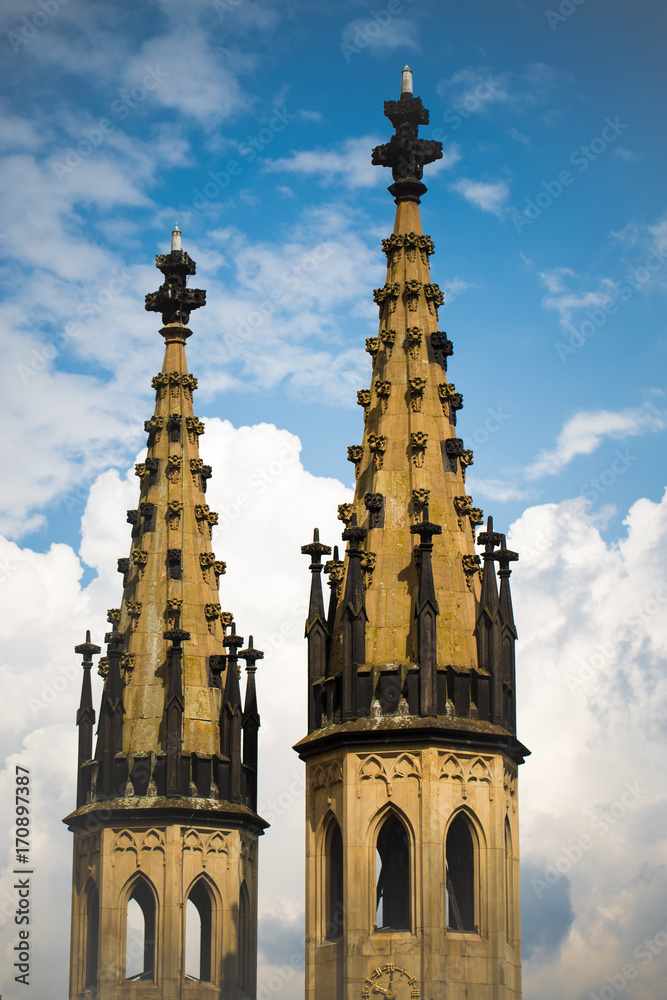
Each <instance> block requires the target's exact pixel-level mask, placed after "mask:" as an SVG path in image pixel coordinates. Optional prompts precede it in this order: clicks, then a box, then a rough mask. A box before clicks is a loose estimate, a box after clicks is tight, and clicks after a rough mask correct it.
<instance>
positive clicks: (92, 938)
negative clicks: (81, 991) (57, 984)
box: [85, 881, 100, 989]
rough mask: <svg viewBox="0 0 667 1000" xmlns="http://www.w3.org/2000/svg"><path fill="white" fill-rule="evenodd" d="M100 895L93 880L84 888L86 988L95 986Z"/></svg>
mask: <svg viewBox="0 0 667 1000" xmlns="http://www.w3.org/2000/svg"><path fill="white" fill-rule="evenodd" d="M99 931H100V897H99V893H98V891H97V886H96V885H95V883H94V882H92V881H91V882H89V883H88V888H87V889H86V966H85V969H86V975H85V987H86V989H95V988H96V987H97V961H98V958H97V956H98V954H99Z"/></svg>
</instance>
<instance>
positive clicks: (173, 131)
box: [0, 0, 667, 1000]
mask: <svg viewBox="0 0 667 1000" xmlns="http://www.w3.org/2000/svg"><path fill="white" fill-rule="evenodd" d="M666 21H667V12H666V10H665V8H664V7H663V5H662V4H660V3H659V2H658V0H655V2H653V0H635V2H634V3H633V4H632V5H629V4H627V3H624V2H621V0H607V2H605V4H604V5H603V4H601V3H600V2H599V0H584V2H579V3H578V4H575V3H567V2H565V3H561V4H560V6H559V5H558V4H554V5H553V7H552V8H551V9H550V8H549V7H548V6H547V5H543V4H542V3H541V2H537V0H525V2H524V0H502V2H498V0H474V2H469V3H466V4H461V3H454V2H443V0H413V2H410V0H400V2H397V0H394V2H392V3H391V4H381V3H378V4H376V5H371V6H369V5H368V4H367V3H366V2H365V0H358V2H357V0H341V2H339V3H337V4H335V5H326V6H325V7H324V8H323V5H321V4H318V3H316V2H308V0H294V2H289V3H284V2H283V3H278V2H277V0H276V2H271V0H216V2H209V0H207V2H202V0H191V2H189V3H188V4H183V3H176V2H175V0H161V2H157V0H156V2H144V3H142V4H137V5H134V6H132V7H131V6H130V5H127V4H124V3H121V2H120V0H116V2H106V3H102V2H97V0H69V2H67V3H64V4H63V3H61V2H60V0H43V2H42V3H38V2H37V0H35V2H34V3H33V2H28V0H5V2H4V3H3V5H2V9H1V10H0V46H2V52H3V65H4V67H5V73H4V84H3V96H2V99H1V101H0V116H1V118H2V123H1V124H2V127H1V129H0V136H1V137H2V138H1V140H0V141H1V142H2V147H3V148H2V159H1V160H0V252H1V253H2V254H3V256H4V264H5V266H4V268H3V269H2V277H1V278H0V280H1V281H2V305H1V309H2V320H3V321H2V332H1V334H0V335H1V336H2V357H3V365H2V369H1V370H0V379H1V380H2V392H1V393H0V407H1V408H2V412H3V416H4V420H3V426H4V428H5V433H4V436H3V442H4V453H3V462H2V474H3V489H2V497H1V498H0V531H2V538H0V595H1V596H0V601H1V607H2V615H0V635H1V636H2V640H3V641H2V651H1V654H0V655H1V659H0V684H1V688H0V690H1V691H2V709H1V711H2V726H1V733H2V735H1V736H0V740H1V742H2V757H3V760H4V761H5V769H4V770H3V772H2V775H1V776H0V809H2V812H3V814H5V815H8V814H11V812H12V807H13V799H12V795H13V781H14V768H15V765H16V763H20V764H22V765H24V766H28V767H30V768H31V769H32V777H33V784H34V798H33V818H34V828H33V857H34V866H35V871H36V875H35V885H34V897H33V905H34V909H33V915H34V925H33V930H34V941H35V951H34V964H33V985H32V986H31V987H30V989H29V990H28V989H26V988H25V987H19V986H17V985H15V984H14V983H13V982H12V978H13V973H12V971H11V963H12V961H13V959H12V958H11V957H10V956H11V949H12V946H13V944H14V941H15V936H14V931H15V927H14V925H13V923H12V920H13V908H14V906H15V892H14V891H13V890H12V888H11V887H12V882H13V879H12V877H11V872H10V871H9V870H8V869H10V868H11V867H12V865H11V861H12V857H13V852H12V850H11V847H12V846H13V845H12V839H13V831H12V833H11V838H10V831H9V828H8V825H7V824H6V823H5V824H3V829H4V830H6V840H5V841H4V845H3V847H2V852H1V854H0V858H1V863H2V865H3V866H4V867H3V871H2V879H1V881H0V904H1V905H0V912H1V913H2V920H3V925H2V927H1V928H0V962H1V963H2V965H3V968H2V987H1V988H2V993H3V997H5V1000H14V998H15V997H18V996H21V997H26V996H34V997H39V998H40V1000H60V998H62V997H63V996H64V995H65V993H66V981H67V964H68V957H67V956H68V947H69V946H68V934H69V903H70V901H69V896H70V857H71V835H70V834H68V832H67V830H66V829H65V827H64V826H62V824H61V823H60V819H61V817H62V816H64V815H66V814H67V813H68V812H69V811H70V810H71V808H72V807H73V802H74V794H75V775H74V762H75V741H76V730H75V726H74V720H75V714H76V706H77V704H78V697H79V685H80V668H79V664H78V661H77V658H76V657H75V655H74V654H73V652H72V647H73V646H74V644H75V643H77V642H81V641H82V639H83V637H84V632H85V629H86V628H90V629H91V631H92V638H93V640H94V641H97V642H98V643H99V642H100V641H101V639H102V637H103V633H104V631H105V630H106V609H107V608H109V607H115V606H117V605H118V601H119V596H120V578H119V576H118V574H117V573H116V560H117V559H118V557H119V556H123V555H126V554H127V553H128V551H129V545H130V537H129V527H128V525H127V524H126V522H125V511H126V510H127V509H128V508H130V507H134V506H135V504H136V496H137V481H136V479H135V477H134V475H133V474H132V470H133V465H134V462H135V460H136V457H137V455H138V454H139V453H140V451H141V449H142V447H143V446H144V443H145V442H144V434H143V421H144V419H146V418H147V417H148V416H149V415H150V413H151V412H152V406H153V393H152V391H151V389H150V378H151V376H152V375H153V374H155V372H156V371H158V370H159V368H160V365H161V361H162V341H161V338H160V337H159V335H158V333H157V330H158V327H159V318H158V317H157V316H155V315H153V314H148V313H145V312H144V310H143V298H144V295H145V294H146V292H149V291H153V290H155V289H156V288H157V287H158V284H159V283H160V280H161V276H160V274H159V273H158V272H157V271H156V270H155V268H154V255H155V253H157V252H165V251H166V250H168V240H169V232H170V230H171V229H172V227H173V225H174V223H176V222H177V223H178V224H179V225H180V227H181V229H182V230H183V233H184V247H185V249H187V250H188V252H189V253H190V255H191V256H192V257H193V258H194V259H195V260H196V262H197V277H196V279H194V280H193V282H192V283H193V284H194V285H195V286H196V287H201V288H206V289H207V299H208V306H207V307H206V309H203V310H200V311H198V312H197V313H195V314H194V315H193V319H192V324H191V325H192V328H193V329H194V331H195V334H194V336H193V337H192V339H191V340H190V342H189V345H188V356H189V363H190V368H191V370H192V371H193V372H194V373H195V374H196V375H197V377H198V378H199V385H200V389H199V392H198V394H197V406H196V409H197V413H198V415H199V416H200V417H202V418H203V419H205V420H206V421H207V429H206V434H205V436H204V437H203V438H202V441H201V446H202V455H203V457H204V460H205V461H207V462H209V463H210V464H211V465H212V466H213V470H214V478H213V479H212V481H211V484H210V487H209V489H210V504H211V506H212V508H213V509H215V510H218V511H219V512H220V525H219V527H218V528H217V529H216V532H217V537H215V536H214V547H215V549H216V552H219V553H220V555H221V556H222V557H223V558H225V560H226V561H227V564H228V571H227V575H226V577H224V579H223V585H222V587H221V597H222V603H223V606H224V607H225V608H228V609H229V610H232V611H234V613H235V615H236V620H237V623H238V627H239V630H240V631H241V633H242V634H244V635H247V634H248V633H249V632H251V631H252V632H253V634H254V636H255V644H256V645H257V646H259V647H260V648H262V649H264V650H265V651H266V658H265V660H264V661H263V662H262V664H261V665H260V671H259V676H258V681H259V687H260V699H261V700H260V709H261V710H262V723H263V726H262V731H261V738H262V743H261V753H262V762H263V763H262V772H261V781H260V803H261V804H260V811H261V812H262V813H263V815H264V816H265V817H266V818H267V819H269V820H270V821H271V823H272V828H271V830H270V831H269V833H268V834H267V835H266V837H265V838H264V841H263V843H262V845H261V856H260V872H261V886H262V888H261V900H260V909H261V918H260V965H261V970H260V971H261V975H262V977H263V979H264V981H265V982H266V981H268V980H269V979H270V978H271V976H272V975H274V974H275V969H276V968H282V969H283V971H282V973H278V975H279V976H282V979H283V980H284V986H283V987H282V988H281V989H280V990H278V995H279V996H280V997H281V1000H295V998H297V997H299V996H300V995H302V991H303V985H302V973H301V971H300V968H299V965H300V961H299V959H298V958H297V960H296V961H294V960H293V958H294V956H297V957H298V956H300V955H301V950H302V943H301V942H302V933H303V930H302V913H303V859H302V842H303V833H302V825H303V812H302V807H303V783H302V765H301V764H300V762H299V761H298V759H297V758H296V755H294V754H293V752H292V751H291V749H290V747H291V745H292V744H293V743H294V742H296V741H297V740H298V739H299V738H300V736H302V735H303V733H304V727H305V704H304V678H305V645H304V642H303V638H302V635H303V619H304V615H305V603H304V602H305V598H306V589H307V586H308V579H307V578H308V575H309V574H308V572H307V562H306V560H305V559H304V558H303V557H302V556H301V555H300V553H299V546H300V545H301V544H303V543H304V542H306V541H307V540H308V539H309V537H310V535H311V531H312V527H313V526H314V525H315V524H318V525H319V527H320V529H321V532H322V537H323V539H324V540H325V541H326V542H329V543H334V542H336V541H337V540H338V539H339V533H340V527H341V526H340V522H337V520H336V517H335V513H336V506H337V504H338V503H341V502H343V501H345V500H347V499H349V497H350V495H351V486H352V480H353V475H352V467H351V466H350V465H349V463H348V462H347V461H346V448H347V446H348V445H350V444H354V443H357V442H358V441H359V440H360V437H361V426H362V417H361V411H360V410H359V409H358V408H357V407H356V405H355V401H356V390H357V389H359V388H362V387H364V386H366V385H368V380H369V375H370V362H369V358H368V355H367V354H366V353H365V352H364V350H363V345H364V339H365V338H366V337H368V336H373V335H374V334H375V332H376V330H377V309H376V307H375V306H374V304H373V302H372V289H373V288H374V287H375V286H377V285H379V284H382V282H383V280H384V255H383V254H382V252H381V250H380V239H381V237H382V236H386V235H388V234H389V232H390V231H391V227H392V223H393V209H394V205H393V202H392V200H391V198H390V196H389V195H388V194H387V192H386V190H385V188H386V186H387V184H388V183H390V177H389V176H387V173H388V172H385V171H383V170H382V169H380V168H373V167H371V166H370V150H371V147H372V146H373V145H375V144H376V143H377V142H379V141H384V140H386V139H387V138H388V136H389V135H390V132H391V127H390V125H389V123H388V122H387V121H386V119H384V118H383V115H382V102H383V101H384V100H386V99H390V98H396V97H397V96H398V91H399V79H400V77H399V74H400V69H401V68H402V66H403V64H404V63H405V62H409V63H410V65H411V66H412V67H413V69H414V72H415V92H416V93H417V94H419V95H420V96H421V97H422V99H423V100H424V103H425V105H426V106H427V107H428V108H429V109H430V111H431V122H430V125H429V126H428V127H426V128H424V129H423V130H422V134H423V135H424V136H425V137H432V138H437V139H441V140H442V141H443V142H444V152H445V155H444V157H443V160H442V161H441V162H440V163H438V164H435V165H434V166H433V167H431V168H429V169H428V176H427V177H426V178H425V180H426V182H427V184H428V186H429V192H428V194H427V195H426V197H425V198H424V200H423V204H422V220H423V224H424V230H425V232H427V233H430V235H431V236H432V238H433V239H434V241H435V244H436V254H435V256H434V257H433V258H432V261H431V263H432V275H433V280H434V281H437V282H438V283H439V284H440V286H441V288H442V289H443V290H444V291H445V292H446V295H447V307H446V308H444V309H443V310H442V311H441V320H442V325H443V329H445V330H447V332H448V335H449V337H450V338H451V339H452V340H453V342H454V347H455V354H454V357H453V359H452V361H451V364H450V373H451V377H452V379H453V380H454V381H455V382H456V384H457V387H458V389H459V390H460V391H462V392H463V394H464V397H465V409H464V410H463V412H462V413H461V414H460V416H459V426H460V429H461V435H462V437H463V438H464V440H465V443H466V446H467V447H472V448H473V450H474V452H475V465H474V468H473V469H472V470H471V473H474V474H471V475H470V476H469V481H470V492H471V493H472V495H473V497H474V500H475V503H476V504H477V505H479V506H481V507H484V509H485V513H492V514H493V515H494V518H495V522H496V525H497V526H498V527H499V528H500V529H501V530H505V529H507V530H508V531H509V537H510V543H511V546H512V548H516V549H518V550H519V551H520V554H521V559H520V562H519V564H518V565H517V567H516V569H515V573H514V576H513V592H514V597H515V605H516V618H517V623H518V628H519V633H520V644H519V664H518V672H519V682H518V683H519V734H520V737H521V738H522V740H523V741H524V742H525V743H526V744H527V745H528V746H529V747H530V748H531V750H532V752H533V755H532V756H531V757H530V758H529V759H528V761H527V763H526V764H525V765H524V766H523V768H522V769H521V783H520V787H521V823H522V845H521V851H522V868H523V873H524V876H523V899H522V905H523V918H524V981H525V989H524V996H525V997H526V1000H561V998H562V1000H571V998H573V1000H578V998H582V1000H584V998H586V1000H589V997H590V994H591V992H592V993H593V995H594V996H596V997H600V995H601V994H602V1000H610V998H611V997H612V992H610V991H614V993H613V995H614V996H615V995H616V993H618V992H621V993H623V995H624V996H625V997H628V998H631V1000H657V998H659V997H662V996H664V995H666V994H667V947H666V946H665V945H666V944H667V934H665V933H664V932H665V928H666V927H667V906H665V898H666V894H665V874H666V872H667V856H666V851H665V838H664V831H665V828H666V821H667V800H666V797H665V782H664V776H663V774H664V760H665V750H666V749H667V748H666V733H665V715H666V709H667V684H666V682H665V653H666V647H667V628H666V626H665V611H666V609H667V569H665V567H666V565H667V562H666V556H667V497H666V494H665V485H666V482H665V462H664V455H665V436H666V435H665V428H666V425H667V403H666V401H665V395H664V385H665V368H666V365H665V361H666V350H665V348H666V337H665V319H664V316H665V301H666V292H667V204H666V202H665V194H664V162H665V153H666V150H665V138H664V128H663V124H664V101H663V100H662V94H663V93H664V90H665V69H664V67H665V63H664V52H663V44H664V42H663V40H664V31H665V28H666V27H667V25H666V23H665V22H666ZM281 456H282V457H281ZM96 680H97V678H96ZM98 696H99V690H98V691H96V694H95V697H96V698H98ZM624 966H625V971H623V967H624ZM626 979H627V985H625V986H623V982H625V980H626ZM273 982H274V983H275V982H276V980H275V979H274V980H273ZM604 991H606V992H604Z"/></svg>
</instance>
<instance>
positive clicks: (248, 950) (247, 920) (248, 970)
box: [239, 880, 254, 996]
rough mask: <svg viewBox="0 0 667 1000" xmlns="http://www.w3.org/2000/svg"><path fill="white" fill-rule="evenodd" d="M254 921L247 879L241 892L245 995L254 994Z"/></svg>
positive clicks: (241, 958) (242, 985) (241, 985)
mask: <svg viewBox="0 0 667 1000" xmlns="http://www.w3.org/2000/svg"><path fill="white" fill-rule="evenodd" d="M252 957H253V956H252V923H251V913H250V894H249V892H248V886H247V885H246V883H245V880H244V881H243V882H242V883H241V891H240V892H239V988H240V990H241V993H242V994H243V995H244V996H252V994H253V992H254V991H253V985H252V967H253V961H252Z"/></svg>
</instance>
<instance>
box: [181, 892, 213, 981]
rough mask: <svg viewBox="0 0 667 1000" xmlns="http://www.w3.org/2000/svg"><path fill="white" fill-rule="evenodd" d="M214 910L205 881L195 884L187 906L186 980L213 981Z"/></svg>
mask: <svg viewBox="0 0 667 1000" xmlns="http://www.w3.org/2000/svg"><path fill="white" fill-rule="evenodd" d="M212 922H213V908H212V905H211V894H210V892H209V891H208V889H207V888H206V885H205V884H204V881H203V879H199V880H198V881H197V882H195V884H194V886H193V887H192V889H191V890H190V893H189V895H188V898H187V902H186V905H185V978H186V979H191V980H192V979H194V980H198V981H199V982H202V983H210V981H211V942H212Z"/></svg>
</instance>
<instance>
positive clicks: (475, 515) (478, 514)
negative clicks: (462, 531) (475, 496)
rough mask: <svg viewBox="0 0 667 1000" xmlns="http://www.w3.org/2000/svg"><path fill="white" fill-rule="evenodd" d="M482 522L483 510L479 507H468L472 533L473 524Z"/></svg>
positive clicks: (473, 530)
mask: <svg viewBox="0 0 667 1000" xmlns="http://www.w3.org/2000/svg"><path fill="white" fill-rule="evenodd" d="M483 523H484V511H483V510H482V508H481V507H471V508H470V524H471V525H472V532H473V535H474V534H475V525H476V524H483Z"/></svg>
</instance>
